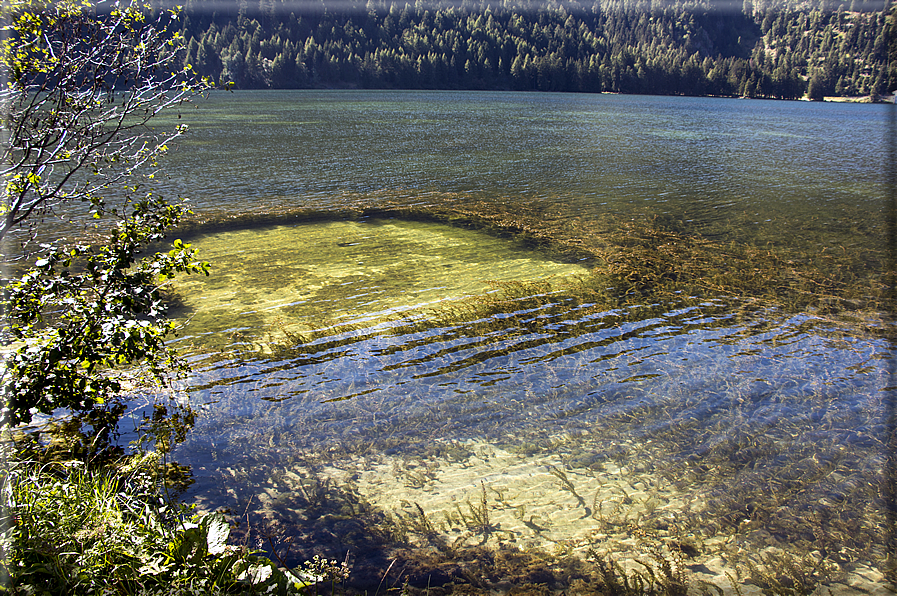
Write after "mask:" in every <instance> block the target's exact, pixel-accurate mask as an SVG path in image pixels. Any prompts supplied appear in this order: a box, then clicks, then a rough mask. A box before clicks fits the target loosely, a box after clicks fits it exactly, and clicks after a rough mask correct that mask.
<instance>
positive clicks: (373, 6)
mask: <svg viewBox="0 0 897 596" xmlns="http://www.w3.org/2000/svg"><path fill="white" fill-rule="evenodd" d="M886 2H889V0H877V1H874V2H873V1H869V0H853V1H852V2H849V3H847V2H845V3H841V2H837V1H836V2H826V1H825V0H823V2H821V3H820V2H816V3H815V4H808V3H807V2H802V3H800V4H799V5H798V4H793V5H792V4H781V3H779V4H770V3H767V2H763V3H758V4H756V5H753V4H751V0H744V4H743V7H742V10H740V11H733V10H724V9H717V8H714V6H712V5H710V4H706V3H694V2H692V3H679V4H668V3H657V2H655V3H654V4H651V3H650V2H648V3H644V2H639V1H635V2H633V1H630V0H597V1H596V2H595V3H594V4H592V3H587V2H585V1H583V2H580V1H577V0H572V1H569V2H563V3H558V2H552V3H544V2H527V0H522V1H514V0H501V1H499V2H470V1H469V0H467V1H465V2H464V3H463V4H422V3H421V2H420V0H418V1H417V3H416V4H410V3H406V2H404V1H403V0H399V1H393V0H379V1H376V0H370V1H368V2H367V3H366V4H363V3H360V2H359V3H358V4H352V3H351V0H350V1H349V2H343V3H340V4H338V5H328V4H327V3H322V4H320V5H314V4H309V3H303V4H299V5H296V4H290V3H288V2H287V1H286V0H261V1H260V2H253V3H249V2H246V1H245V0H244V1H241V2H240V3H239V4H238V5H235V8H236V10H234V11H233V12H221V11H220V8H221V4H220V3H215V2H212V1H207V2H203V0H191V1H189V2H188V3H187V5H186V15H187V16H186V19H185V20H184V23H183V33H184V36H185V38H186V39H187V40H188V41H187V52H186V55H185V56H184V63H185V64H190V65H192V66H193V68H194V69H195V70H196V72H197V73H198V74H200V75H205V76H209V77H211V78H212V79H214V80H216V81H219V82H222V83H231V84H233V86H234V87H235V88H238V89H260V88H274V89H298V88H316V87H361V88H387V89H393V88H401V89H510V90H540V91H578V92H617V93H645V94H663V95H718V96H746V97H768V98H780V99H795V98H800V97H802V96H804V95H805V94H808V95H809V96H810V97H811V98H813V99H821V98H822V97H823V96H830V95H839V96H865V95H876V94H882V93H886V92H888V91H890V90H892V89H894V88H895V87H897V52H895V44H894V40H895V38H897V10H895V9H894V7H893V6H889V5H888V4H886ZM333 6H336V7H338V9H335V8H333ZM652 6H653V8H652ZM216 10H217V11H216ZM889 40H890V43H889ZM889 55H890V56H891V58H892V60H891V61H890V63H891V66H889Z"/></svg>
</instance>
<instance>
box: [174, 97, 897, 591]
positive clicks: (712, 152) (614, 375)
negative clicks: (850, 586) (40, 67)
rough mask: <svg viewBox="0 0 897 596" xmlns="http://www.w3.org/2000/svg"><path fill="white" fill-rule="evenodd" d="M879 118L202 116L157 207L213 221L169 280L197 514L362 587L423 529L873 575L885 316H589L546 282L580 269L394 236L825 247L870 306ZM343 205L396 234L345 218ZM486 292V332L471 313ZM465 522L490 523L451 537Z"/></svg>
mask: <svg viewBox="0 0 897 596" xmlns="http://www.w3.org/2000/svg"><path fill="white" fill-rule="evenodd" d="M888 109H889V108H888V107H885V106H878V105H848V104H809V103H802V102H761V101H740V100H727V99H699V98H667V97H633V96H609V95H595V96H592V95H564V94H511V93H475V92H463V93H462V92H459V93H453V92H445V93H427V92H420V93H416V92H361V91H308V92H240V93H233V94H229V93H228V94H224V93H222V94H216V95H213V96H212V97H211V98H210V99H208V100H205V101H199V102H197V104H196V106H195V109H194V108H190V109H188V110H186V111H185V112H184V114H183V120H185V121H186V122H187V123H188V124H190V127H191V130H190V133H189V135H188V136H187V137H186V139H185V140H184V141H183V142H182V143H181V144H180V146H179V148H178V149H177V151H176V152H173V153H172V155H171V160H170V163H169V171H170V173H171V174H172V176H171V179H170V182H169V183H168V184H170V188H168V189H166V190H167V191H168V192H172V193H173V192H177V193H179V194H184V195H187V196H189V197H190V198H191V200H192V204H193V207H194V210H195V211H196V212H197V214H198V215H199V216H200V218H204V219H207V220H209V221H214V222H217V223H215V224H214V225H211V224H210V225H209V226H207V227H205V228H204V227H202V226H200V227H199V228H198V229H196V230H195V231H193V232H191V237H190V238H189V240H190V241H192V242H193V243H194V245H195V246H196V247H198V248H199V250H200V254H201V255H204V258H209V259H210V260H211V261H212V263H213V267H216V268H215V269H213V271H214V273H213V275H212V277H210V278H209V279H208V280H189V281H190V283H189V284H185V285H182V286H181V291H182V293H183V296H184V300H185V304H184V306H183V308H182V310H181V311H180V314H181V315H182V316H183V317H184V320H185V321H186V320H187V319H188V318H189V319H190V322H189V323H186V326H185V328H184V330H183V331H182V333H181V338H180V339H179V344H178V345H182V346H184V349H185V350H186V351H187V352H188V353H189V354H191V356H190V357H191V359H192V361H193V363H194V366H195V373H194V374H193V375H192V376H191V377H190V378H189V379H188V380H187V382H186V384H185V387H184V389H185V394H186V395H187V396H188V397H189V399H190V401H191V403H193V404H194V405H195V406H196V407H198V408H199V409H200V410H201V412H202V416H200V418H199V420H198V422H197V425H196V428H195V429H194V430H193V431H192V432H191V433H190V435H189V437H188V439H187V441H186V442H185V443H184V444H183V445H181V446H180V447H179V448H178V450H177V452H176V454H175V456H176V459H177V460H178V461H179V462H180V463H182V464H189V465H191V466H192V469H193V475H194V478H195V482H194V484H193V486H192V487H191V489H190V490H189V492H188V496H190V497H192V498H195V499H197V500H198V501H199V502H200V503H202V505H203V507H206V508H210V509H212V508H222V507H224V508H229V510H230V511H232V512H234V514H235V515H239V514H242V513H246V514H247V515H250V516H251V517H252V518H253V519H254V520H255V521H256V523H258V524H269V525H270V526H272V527H277V528H278V529H279V530H278V531H282V532H283V533H284V535H291V536H295V537H297V538H296V541H295V544H296V546H294V547H291V550H289V554H288V556H289V557H291V558H292V559H291V560H294V561H298V560H301V559H303V558H304V557H308V556H310V555H311V554H313V553H322V554H325V555H326V556H330V557H336V558H339V559H342V558H344V557H345V556H346V553H347V552H348V553H349V554H350V557H351V558H352V559H353V561H354V564H355V566H356V577H357V578H359V579H358V582H359V585H361V584H363V583H364V580H363V578H364V577H367V576H366V574H370V577H374V578H376V580H379V578H380V573H382V571H383V569H384V568H385V567H386V565H388V560H389V557H390V556H392V553H394V552H396V551H395V549H396V548H397V546H396V545H398V544H401V545H403V548H411V550H412V551H413V550H414V548H419V549H426V548H432V547H433V544H434V543H433V542H432V541H433V540H435V538H434V537H433V536H434V535H441V536H443V537H444V540H445V541H451V543H452V544H454V545H455V549H456V550H455V551H453V552H455V553H456V555H455V556H457V557H461V556H462V555H461V554H460V553H461V551H462V550H463V548H466V547H472V546H474V545H477V544H482V545H485V546H487V547H489V548H493V549H499V550H500V549H501V548H507V547H508V546H509V545H511V546H513V547H514V548H523V549H525V550H526V549H529V550H534V549H544V550H546V551H550V552H556V551H557V552H560V550H563V549H566V550H564V552H568V551H569V552H571V553H574V554H579V555H581V556H583V557H586V556H587V553H588V552H593V553H594V552H598V553H605V552H609V553H617V554H618V555H619V557H621V560H630V559H637V558H638V557H639V556H644V552H643V551H639V548H642V547H644V545H642V547H639V546H638V545H637V544H636V542H637V541H636V540H635V538H634V537H633V536H634V534H633V533H632V532H633V530H632V527H633V524H635V525H637V526H638V527H640V528H641V530H640V531H641V532H643V533H646V535H647V536H649V538H650V540H653V541H654V543H655V544H656V545H660V546H659V548H663V549H666V550H665V551H664V552H667V553H669V552H671V550H670V549H671V548H672V547H671V546H670V545H671V544H674V543H675V544H678V543H680V542H681V541H683V540H686V539H687V540H689V541H691V542H692V543H694V544H696V545H697V546H696V547H695V548H696V549H697V554H695V555H694V556H693V557H691V558H689V560H688V562H687V565H686V566H687V567H688V569H689V570H690V571H691V572H693V573H695V574H696V577H700V578H702V579H705V580H707V581H713V582H715V583H717V584H719V585H726V583H727V582H730V581H731V577H735V576H736V574H735V572H736V571H738V572H740V573H742V574H748V575H749V574H750V565H749V564H748V563H747V562H746V561H749V560H750V561H753V563H752V564H756V563H757V561H761V562H762V561H763V560H764V557H766V558H768V557H770V556H773V557H774V558H776V560H783V559H785V558H787V557H793V558H794V560H798V561H803V562H804V563H806V562H807V560H808V559H806V557H811V559H812V561H813V562H814V565H816V569H817V575H819V578H818V579H820V580H823V581H824V582H828V583H830V584H831V585H836V586H837V585H841V584H840V583H839V582H845V581H863V582H866V583H867V584H870V585H878V584H881V583H882V582H883V579H882V576H881V574H880V571H879V570H880V568H881V567H882V565H883V563H882V561H883V557H884V554H885V549H884V544H885V539H886V537H887V533H886V531H885V530H886V528H885V522H884V517H883V507H882V506H883V504H884V503H886V499H887V490H886V485H885V482H884V481H885V477H886V476H885V472H886V459H887V458H886V455H887V452H886V450H885V443H884V441H885V436H886V416H887V414H888V411H889V410H888V408H889V405H890V397H891V389H890V387H891V386H892V385H893V383H892V381H891V366H890V363H891V350H890V348H889V345H888V343H887V341H886V340H885V334H884V333H883V332H882V331H881V328H882V327H881V325H882V323H881V312H880V308H877V307H875V306H873V305H872V303H871V302H870V303H869V304H865V303H864V304H863V305H858V306H855V307H852V308H855V310H856V312H852V313H851V314H850V317H848V319H849V320H848V319H845V318H844V317H839V316H834V315H831V313H827V312H823V310H820V309H819V308H818V307H814V308H801V307H793V308H792V307H788V306H787V305H786V304H784V305H773V306H768V307H765V308H763V309H759V310H757V309H753V310H751V315H750V316H745V315H744V313H745V299H746V297H745V296H739V295H732V293H727V292H722V291H720V292H718V293H717V292H715V291H714V290H713V288H707V289H706V291H705V293H704V294H703V295H702V296H701V297H700V298H698V299H695V298H694V297H693V296H692V297H688V298H689V299H687V300H686V297H685V296H683V297H682V300H678V299H676V298H665V299H664V302H662V303H653V304H628V305H621V306H618V307H615V308H608V309H602V308H599V307H598V306H596V305H597V302H595V303H593V302H590V301H589V300H586V299H584V298H583V297H582V295H579V294H571V293H570V292H568V291H565V288H569V287H570V286H572V285H575V284H576V283H577V280H581V279H584V278H585V277H587V276H588V275H589V274H590V273H594V272H600V271H601V268H602V267H606V266H607V265H608V264H607V263H605V262H603V261H602V260H601V259H598V258H586V257H583V256H582V255H575V254H573V253H571V252H570V251H564V250H559V249H557V247H553V246H552V245H551V243H550V242H546V243H539V242H536V243H534V242H532V238H531V236H527V235H526V234H516V233H515V232H514V230H512V229H509V228H502V227H501V226H497V227H489V226H481V225H473V224H471V223H470V221H468V220H465V225H464V226H463V227H457V226H452V225H449V224H450V222H449V221H447V220H445V218H443V220H440V221H424V220H423V219H421V218H420V217H415V218H410V219H406V218H402V217H401V216H400V215H397V214H400V213H403V212H408V210H412V211H413V212H414V213H415V214H417V215H418V216H419V215H420V214H421V213H427V212H428V211H434V212H435V211H439V210H442V211H452V210H454V211H453V212H454V213H458V212H465V213H466V212H469V211H470V209H472V207H471V206H472V205H478V206H479V207H478V208H481V209H486V207H483V206H484V205H485V206H491V207H489V208H495V209H496V210H499V211H501V212H502V213H506V214H515V213H518V214H529V215H532V216H533V217H535V218H537V219H539V220H541V221H544V222H545V226H546V229H547V228H548V227H550V228H551V229H552V230H555V231H556V230H568V232H563V233H566V234H568V236H569V237H575V236H577V234H578V235H579V236H582V237H586V236H585V235H586V234H588V233H590V232H591V231H594V230H598V229H600V230H605V229H608V230H611V231H612V228H613V226H612V225H611V224H608V221H613V222H617V223H619V222H624V223H625V222H655V221H662V222H663V226H664V229H665V230H673V231H675V233H677V234H682V235H684V236H688V237H699V238H702V239H704V240H707V241H708V242H713V243H716V244H714V246H719V247H731V246H740V247H744V246H748V247H751V248H752V249H756V250H758V251H773V252H775V254H776V255H777V256H779V257H780V261H779V262H781V263H782V266H783V267H795V268H796V269H795V270H796V271H798V268H799V267H800V266H801V264H802V263H806V262H808V261H811V260H812V258H814V257H813V255H817V256H818V255H821V254H835V255H840V256H837V257H832V259H833V260H832V261H831V271H828V272H826V274H825V275H827V276H831V275H838V276H841V277H843V279H844V280H845V281H844V283H845V284H847V283H848V282H849V283H854V282H856V283H863V284H871V285H870V287H871V286H874V285H875V283H876V280H878V279H879V278H880V276H881V275H882V273H883V270H882V267H883V265H882V263H884V262H885V260H886V255H884V247H885V238H886V229H885V224H886V221H885V220H886V218H885V215H886V212H887V210H886V198H887V194H886V185H885V182H886V180H885V179H884V174H883V171H884V170H885V168H884V165H885V159H886V157H887V152H886V151H885V139H886V138H887V134H888V131H889V122H890V121H889V118H890V116H889V112H888ZM362 209H379V210H381V212H383V210H388V209H392V211H389V213H391V214H392V215H391V216H390V218H387V219H378V218H377V217H374V216H364V215H362V216H360V217H359V216H350V215H348V214H351V213H356V214H357V213H361V210H362ZM403 209H404V210H405V211H402V210H403ZM352 210H355V211H352ZM260 213H270V214H279V213H282V214H285V215H284V221H283V222H280V223H282V224H284V225H280V226H274V225H272V223H278V222H277V221H276V219H277V218H276V217H275V216H274V215H272V216H271V217H269V218H268V219H266V220H265V222H264V225H260V224H259V223H258V219H259V214H260ZM303 213H306V214H312V213H314V217H311V216H310V215H309V216H308V217H305V218H303V215H302V214H303ZM272 219H273V220H274V221H272ZM424 219H425V218H424ZM225 221H226V222H229V223H227V225H224V224H223V223H222V222H225ZM254 222H255V223H254ZM614 225H616V224H614ZM620 225H622V224H620ZM609 237H610V236H609ZM719 254H720V255H721V256H720V262H719V267H720V268H724V267H727V264H726V258H725V257H724V256H722V252H720V253H719ZM808 255H809V256H808ZM848 256H849V258H848ZM814 262H815V261H814ZM733 266H734V265H733ZM800 271H803V270H800ZM833 272H836V273H833ZM801 275H809V274H806V273H801ZM820 275H822V274H820ZM810 277H811V278H812V275H810ZM820 279H821V278H820ZM839 279H840V278H839ZM516 282H520V283H521V284H524V285H518V286H515V285H513V284H514V283H516ZM529 282H534V283H533V284H532V285H525V284H526V283H529ZM546 283H547V284H548V285H545V284H546ZM509 284H510V285H509ZM539 284H542V285H539ZM808 284H809V285H808V287H813V280H812V279H810V281H809V282H808ZM845 287H846V286H845ZM515 288H516V289H515ZM521 288H523V289H521ZM609 291H611V292H612V291H613V288H611V290H609ZM502 292H505V293H504V294H502ZM531 295H537V296H538V299H537V300H535V301H533V300H530V299H528V296H531ZM496 296H502V297H503V302H502V305H501V307H500V308H498V310H494V309H493V310H492V311H489V312H488V313H486V314H483V312H481V311H476V310H475V309H473V308H472V307H470V308H468V307H469V306H470V305H471V304H474V303H475V302H476V301H477V300H480V301H481V302H482V301H483V300H489V299H494V298H495V297H496ZM490 297H491V298H490ZM829 298H831V299H832V300H835V299H836V298H837V297H826V299H829ZM858 304H859V303H858ZM452 305H454V306H452ZM458 305H460V306H458ZM452 308H454V309H455V310H451V309H452ZM450 310H451V312H453V313H454V314H453V315H452V316H447V315H446V312H447V311H450ZM427 321H428V323H427V324H423V323H422V322H427ZM562 475H563V478H564V479H566V482H565V481H564V479H562V478H561V476H562ZM481 492H482V495H483V497H482V499H481V497H480V493H481ZM481 501H482V503H483V507H485V508H486V509H488V511H489V512H490V513H491V516H492V521H493V523H492V524H491V526H495V527H496V528H497V529H494V531H491V530H490V531H488V532H483V531H477V530H476V527H479V526H477V525H476V524H471V523H470V520H469V519H467V521H465V519H466V518H465V517H464V515H465V514H466V515H468V517H471V516H472V515H473V511H474V508H473V504H476V503H480V502H481ZM418 510H420V512H421V513H420V514H418V513H416V512H417V511H418ZM347 511H350V513H347ZM424 515H426V516H427V519H429V520H431V521H432V525H433V532H432V533H431V532H428V531H422V530H421V523H422V522H421V519H423V516H424ZM416 516H419V517H416ZM534 516H535V517H534ZM481 525H482V524H481ZM480 530H482V527H480ZM499 530H500V531H499ZM639 535H642V534H639ZM372 537H377V539H376V540H374V538H372ZM643 540H644V538H643ZM562 547H563V548H562ZM589 549H591V551H590V550H589ZM403 552H404V551H403ZM421 552H423V551H421ZM640 552H641V554H639V553H640ZM783 553H784V554H783ZM615 556H616V555H615ZM627 557H628V558H627ZM751 557H753V559H751ZM789 560H790V559H789ZM384 561H387V562H386V563H385V564H384ZM817 563H818V565H817ZM635 568H638V567H637V565H636V566H635ZM819 569H823V570H827V571H826V573H825V574H823V573H822V572H819V571H818V570H819ZM378 570H379V573H378ZM727 573H729V574H730V575H726V574H727ZM823 575H825V577H822V576H823ZM857 578H861V579H857ZM376 580H375V581H374V583H375V584H376ZM397 581H398V580H397Z"/></svg>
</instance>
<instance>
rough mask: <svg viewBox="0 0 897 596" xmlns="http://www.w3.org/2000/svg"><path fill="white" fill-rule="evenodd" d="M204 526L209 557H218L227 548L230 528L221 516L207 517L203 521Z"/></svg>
mask: <svg viewBox="0 0 897 596" xmlns="http://www.w3.org/2000/svg"><path fill="white" fill-rule="evenodd" d="M203 525H205V526H206V544H207V545H208V551H209V554H210V555H220V554H222V553H223V552H224V550H225V547H226V546H227V538H228V536H230V526H229V525H228V524H227V522H226V521H225V520H224V516H223V515H221V514H217V513H216V514H212V515H207V516H206V517H205V518H204V519H203Z"/></svg>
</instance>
